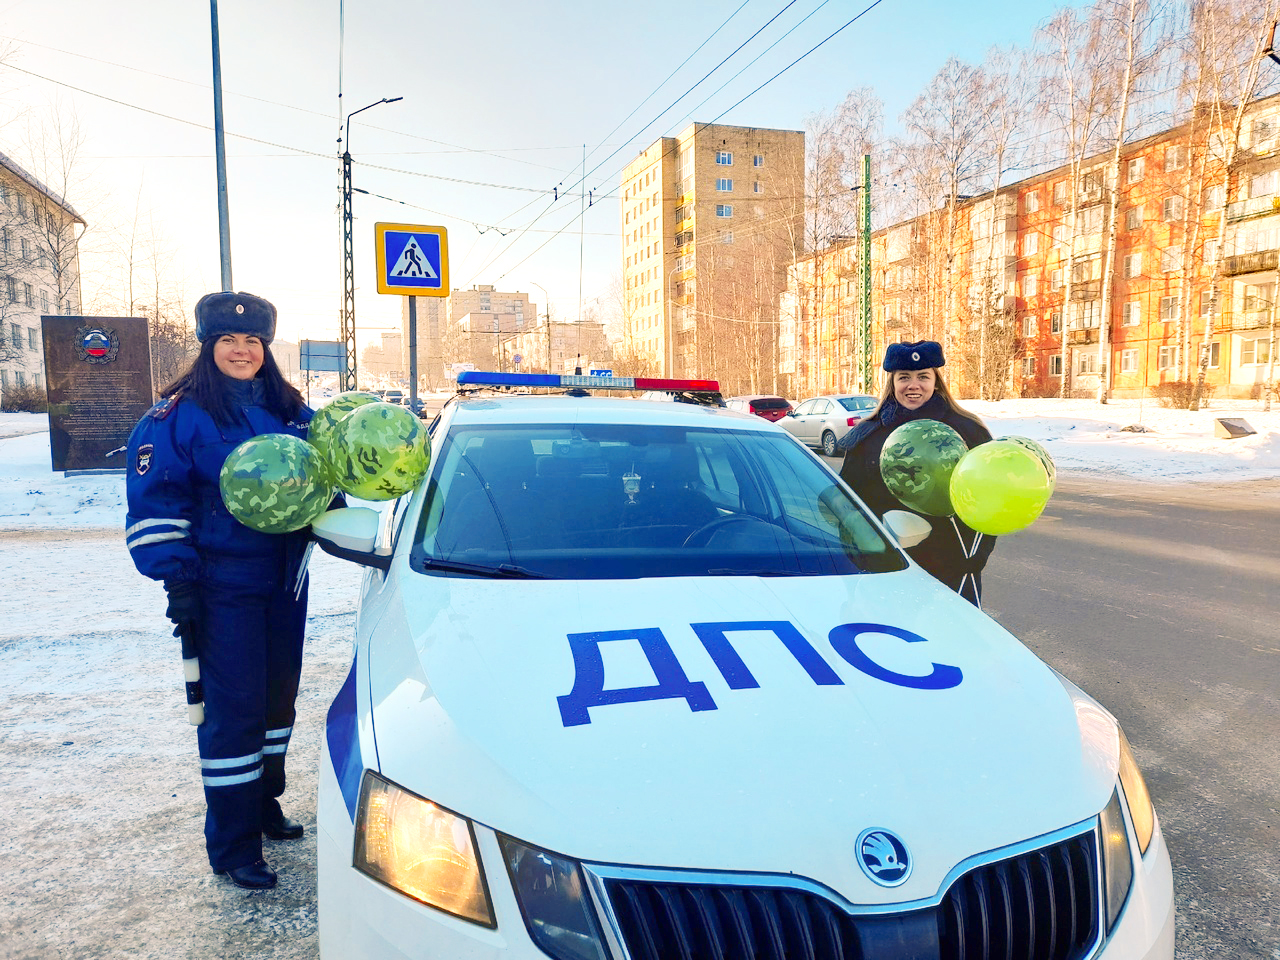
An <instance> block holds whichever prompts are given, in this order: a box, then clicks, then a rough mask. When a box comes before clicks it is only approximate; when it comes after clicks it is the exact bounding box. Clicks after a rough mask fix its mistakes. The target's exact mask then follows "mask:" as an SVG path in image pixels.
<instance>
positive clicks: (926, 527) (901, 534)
mask: <svg viewBox="0 0 1280 960" xmlns="http://www.w3.org/2000/svg"><path fill="white" fill-rule="evenodd" d="M884 525H885V526H886V527H888V528H889V532H890V533H892V534H893V536H894V539H895V540H897V541H898V545H899V546H900V547H902V548H903V549H904V550H905V549H907V548H908V547H914V546H916V545H917V544H920V543H923V542H924V540H925V538H926V537H927V536H929V534H931V533H933V526H932V525H931V524H930V523H929V521H928V520H926V519H925V518H924V517H922V516H920V515H919V514H916V513H911V512H909V511H907V510H889V511H887V512H886V513H885V515H884Z"/></svg>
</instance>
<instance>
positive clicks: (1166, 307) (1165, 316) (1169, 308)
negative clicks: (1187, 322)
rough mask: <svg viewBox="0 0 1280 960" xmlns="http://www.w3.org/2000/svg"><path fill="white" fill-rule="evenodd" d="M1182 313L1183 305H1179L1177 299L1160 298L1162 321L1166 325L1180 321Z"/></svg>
mask: <svg viewBox="0 0 1280 960" xmlns="http://www.w3.org/2000/svg"><path fill="white" fill-rule="evenodd" d="M1181 313H1182V308H1181V305H1180V304H1179V303H1178V298H1177V297H1161V298H1160V319H1161V321H1162V322H1164V323H1171V322H1173V321H1174V320H1177V319H1178V316H1179V315H1180V314H1181Z"/></svg>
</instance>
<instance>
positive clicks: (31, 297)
mask: <svg viewBox="0 0 1280 960" xmlns="http://www.w3.org/2000/svg"><path fill="white" fill-rule="evenodd" d="M22 302H23V303H24V304H26V305H27V306H28V307H34V306H35V305H36V291H35V289H34V288H33V287H32V286H31V284H29V283H24V284H23V285H22Z"/></svg>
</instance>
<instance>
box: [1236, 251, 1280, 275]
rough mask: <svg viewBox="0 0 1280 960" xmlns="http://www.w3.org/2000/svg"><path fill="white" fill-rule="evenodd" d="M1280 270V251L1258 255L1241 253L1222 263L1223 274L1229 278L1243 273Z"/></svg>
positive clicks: (1259, 253) (1262, 252)
mask: <svg viewBox="0 0 1280 960" xmlns="http://www.w3.org/2000/svg"><path fill="white" fill-rule="evenodd" d="M1278 268H1280V250H1259V251H1258V252H1257V253H1240V254H1237V255H1236V256H1234V257H1227V258H1225V259H1224V260H1223V261H1222V273H1223V274H1224V275H1225V276H1228V277H1235V276H1239V275H1240V274H1242V273H1261V272H1262V271H1263V270H1275V269H1278Z"/></svg>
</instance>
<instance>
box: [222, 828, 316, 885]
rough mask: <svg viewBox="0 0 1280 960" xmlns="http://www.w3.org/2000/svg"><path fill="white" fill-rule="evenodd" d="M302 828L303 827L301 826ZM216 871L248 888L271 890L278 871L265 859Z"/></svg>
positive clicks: (236, 883)
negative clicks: (268, 864)
mask: <svg viewBox="0 0 1280 960" xmlns="http://www.w3.org/2000/svg"><path fill="white" fill-rule="evenodd" d="M299 829H301V828H299ZM213 872H214V873H225V874H226V875H227V877H228V879H230V881H231V882H232V883H234V884H235V885H236V886H237V887H244V888H245V889H246V890H270V889H271V888H272V887H274V886H275V885H276V872H275V871H274V870H272V869H271V868H270V867H268V866H267V864H266V862H265V861H263V860H258V861H256V862H255V863H249V864H246V865H245V866H243V867H229V868H228V869H226V870H215V871H213Z"/></svg>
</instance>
